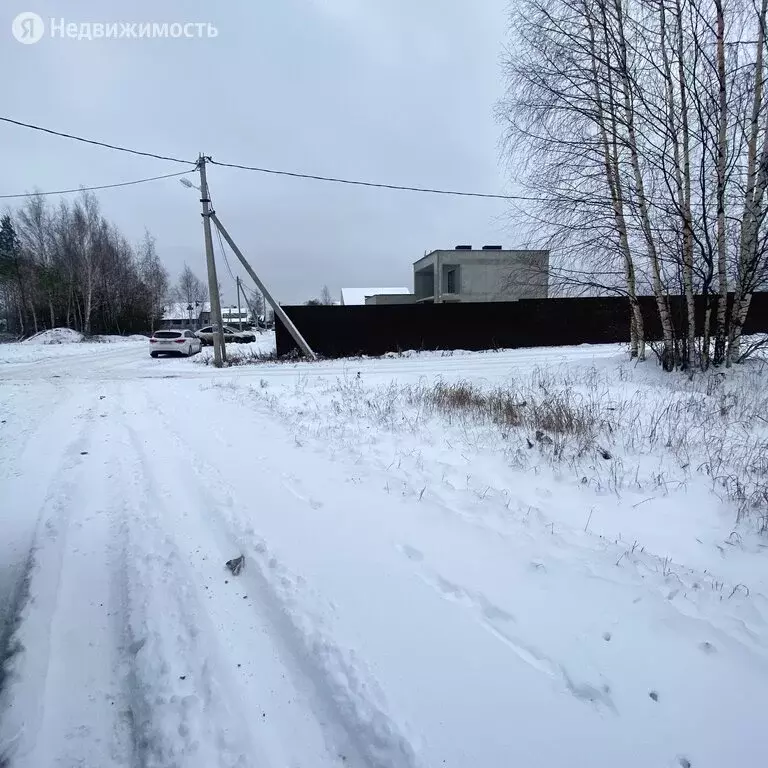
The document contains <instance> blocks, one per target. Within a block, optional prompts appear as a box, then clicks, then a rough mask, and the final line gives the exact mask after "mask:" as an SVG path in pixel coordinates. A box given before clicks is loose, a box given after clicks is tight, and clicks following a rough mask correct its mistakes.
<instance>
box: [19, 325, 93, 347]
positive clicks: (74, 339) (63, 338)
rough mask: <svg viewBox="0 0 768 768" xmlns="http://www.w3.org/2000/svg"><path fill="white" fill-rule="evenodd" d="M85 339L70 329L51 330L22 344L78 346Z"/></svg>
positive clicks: (37, 334) (36, 335) (38, 334)
mask: <svg viewBox="0 0 768 768" xmlns="http://www.w3.org/2000/svg"><path fill="white" fill-rule="evenodd" d="M84 338H85V337H84V336H83V334H82V333H80V332H79V331H73V330H72V329H71V328H52V329H51V330H50V331H40V333H36V334H35V335H34V336H30V337H29V338H28V339H26V340H25V341H24V342H23V343H24V344H79V343H80V342H81V341H82V340H83V339H84Z"/></svg>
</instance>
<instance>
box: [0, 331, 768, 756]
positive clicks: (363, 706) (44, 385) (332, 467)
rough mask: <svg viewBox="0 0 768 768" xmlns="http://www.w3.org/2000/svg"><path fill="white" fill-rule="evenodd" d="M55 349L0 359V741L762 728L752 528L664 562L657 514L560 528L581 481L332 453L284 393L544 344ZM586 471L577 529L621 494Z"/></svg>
mask: <svg viewBox="0 0 768 768" xmlns="http://www.w3.org/2000/svg"><path fill="white" fill-rule="evenodd" d="M77 347H78V349H74V350H72V349H70V348H67V349H66V351H63V350H64V348H62V350H45V351H44V352H35V353H34V354H35V357H34V358H30V355H32V354H33V353H31V352H25V356H22V355H19V356H17V358H14V353H13V351H9V352H8V353H7V356H6V358H3V357H2V355H0V359H3V360H4V362H2V363H0V421H2V424H0V430H2V431H0V437H1V438H2V442H0V500H1V501H0V524H1V525H2V537H0V565H2V573H1V575H0V620H2V623H0V654H2V657H3V658H4V659H5V663H4V667H3V673H2V675H0V765H3V766H5V765H7V766H9V768H48V767H49V766H51V767H54V766H60V767H65V768H74V766H87V767H89V768H90V767H94V768H95V767H96V766H98V767H99V768H101V767H102V766H104V767H106V766H131V767H133V766H152V767H157V768H160V767H161V766H162V767H163V768H167V767H170V766H179V767H182V766H183V767H186V766H190V767H193V768H213V767H214V766H227V767H229V766H238V767H241V766H242V767H243V768H245V766H266V767H268V768H283V767H290V768H298V767H299V766H302V767H304V768H310V767H311V766H352V767H353V768H362V767H363V766H370V767H372V768H395V767H396V766H398V767H399V766H402V767H403V768H416V767H417V766H443V765H446V766H461V767H462V768H476V767H477V766H483V767H484V768H486V767H487V768H496V767H498V768H502V767H505V766H544V767H547V768H549V767H550V766H552V767H553V768H554V766H562V765H590V766H597V767H598V768H603V767H605V768H609V767H610V768H613V766H616V765H621V766H623V768H628V767H629V768H634V767H637V768H647V766H673V767H677V766H686V765H689V766H692V767H693V768H699V767H700V766H707V767H709V768H720V767H721V766H739V765H744V766H747V765H757V764H760V763H761V762H762V760H763V759H764V756H765V754H766V753H768V735H767V734H766V732H765V728H764V727H763V722H764V717H765V711H766V705H767V704H768V601H767V600H766V595H765V583H766V581H767V580H768V579H766V573H765V569H766V564H765V562H766V560H765V556H766V551H765V550H763V549H761V547H760V545H759V541H757V540H755V541H756V543H755V545H754V547H752V546H748V545H749V541H747V534H746V533H743V539H744V540H743V546H742V547H740V548H739V552H738V553H734V554H731V552H730V550H728V551H726V552H725V553H724V554H723V555H722V556H721V555H719V554H718V550H717V549H716V547H715V546H712V547H711V550H712V553H713V554H712V556H711V558H710V556H709V554H707V555H706V558H709V559H706V558H705V557H704V555H701V556H698V555H697V557H696V558H692V561H691V562H680V561H679V560H678V561H672V560H670V559H669V558H667V559H666V561H665V560H662V559H661V558H662V557H664V556H665V555H666V554H667V552H666V551H663V550H662V549H661V547H663V546H664V544H663V542H662V543H660V542H659V536H655V537H649V539H648V549H647V550H646V551H642V550H643V549H644V546H643V545H644V544H645V543H646V542H643V541H640V542H637V541H635V544H634V545H632V542H631V541H630V543H629V544H627V542H626V541H621V540H617V539H615V538H614V537H613V536H608V535H602V534H598V533H593V532H590V531H588V530H587V528H588V527H589V523H590V521H589V520H587V524H588V525H587V526H585V525H584V523H583V520H584V516H585V513H586V512H587V511H588V510H589V504H590V503H591V502H590V501H589V500H587V501H585V499H586V498H587V497H586V496H579V494H585V493H588V492H589V493H591V492H592V491H591V490H589V489H587V490H583V489H576V490H574V489H573V488H571V487H570V486H568V485H567V484H566V485H564V486H563V487H559V486H558V480H557V478H553V477H551V476H548V475H546V474H545V473H541V476H540V477H538V476H539V472H538V471H537V472H535V473H530V472H523V471H519V470H514V471H513V470H509V474H508V475H506V476H505V478H504V482H505V483H506V486H505V487H504V488H503V489H502V488H501V487H500V486H499V487H493V485H492V483H490V482H489V483H488V488H486V489H485V490H483V489H480V491H478V489H477V488H475V487H473V485H472V483H473V481H472V480H471V477H470V475H472V477H477V476H479V475H481V474H482V469H483V468H482V467H481V466H480V464H479V462H480V461H481V460H482V456H481V454H480V453H478V454H477V455H471V454H470V453H469V450H470V449H469V448H467V447H466V446H465V447H464V448H462V449H461V450H459V449H458V448H455V450H454V448H453V444H451V449H450V451H449V450H448V449H445V450H446V455H448V453H450V456H451V458H450V460H448V459H447V458H446V459H445V461H443V462H442V463H441V462H437V461H433V460H432V459H431V458H430V453H429V450H428V449H429V448H430V447H432V448H434V447H435V446H434V445H432V446H429V445H427V444H424V445H421V446H416V448H418V450H416V448H414V449H413V450H412V451H410V448H409V451H410V453H409V454H408V455H409V456H416V458H415V459H414V463H413V466H412V470H408V469H407V467H406V466H405V465H402V466H401V464H397V465H396V466H393V465H394V464H395V461H396V456H397V455H399V454H397V453H396V452H393V454H392V459H393V460H392V464H389V465H388V464H387V462H388V459H387V458H386V456H385V455H384V454H386V451H387V450H388V445H389V444H388V443H387V442H386V440H384V438H383V437H380V436H376V435H371V437H370V438H366V441H365V442H364V441H360V442H359V443H358V444H356V445H355V446H353V447H352V448H351V449H350V450H341V449H340V448H339V446H338V445H332V444H330V443H329V441H325V440H323V439H321V438H319V437H318V434H319V433H318V430H317V428H316V424H315V423H313V424H310V422H309V421H308V420H307V421H302V419H303V418H305V416H306V417H307V418H308V415H309V411H308V409H307V406H306V405H302V404H301V403H298V401H297V402H296V403H294V401H293V400H296V399H297V395H296V393H297V392H298V391H301V392H302V393H304V394H306V392H305V390H306V389H307V379H308V378H312V377H314V378H317V379H322V380H328V381H330V380H333V379H335V378H336V377H346V376H351V377H352V378H354V379H355V380H357V379H356V378H355V377H357V376H359V375H360V373H362V378H363V379H364V378H365V377H370V378H376V380H377V381H381V382H386V381H387V380H388V379H397V380H422V379H424V377H427V378H429V377H431V378H434V377H436V376H439V375H441V374H446V373H447V374H448V375H450V376H456V377H458V376H464V377H478V376H480V377H486V378H488V379H490V380H497V379H499V378H500V377H503V376H504V375H506V374H507V373H508V372H509V371H510V370H513V369H516V370H520V369H526V368H528V367H530V366H531V365H534V364H536V365H540V364H542V362H543V361H545V360H546V359H547V357H548V356H549V359H551V360H554V362H555V363H557V364H560V363H562V362H563V358H564V354H565V353H563V352H562V351H545V352H541V351H539V352H532V351H521V352H520V353H506V354H505V355H485V356H483V355H466V356H456V357H452V358H449V359H446V360H441V359H440V358H438V357H431V358H430V357H423V358H416V359H413V360H408V359H395V360H382V361H358V362H353V363H349V364H344V363H322V364H319V365H317V366H310V365H301V366H263V367H251V368H243V369H232V370H228V371H214V370H211V369H209V368H207V367H206V366H202V365H197V364H195V363H194V361H191V360H181V361H173V360H167V361H166V360H157V361H156V360H150V359H149V357H148V355H147V351H146V349H145V348H144V345H142V344H133V345H129V344H124V345H122V344H115V345H110V348H109V349H108V350H101V349H100V350H99V351H98V354H94V353H93V352H92V350H88V349H85V348H81V347H84V345H77ZM616 356H617V351H616V350H615V349H610V348H604V349H599V348H598V349H592V350H590V349H580V350H575V351H574V352H573V355H572V358H571V359H572V360H575V361H577V362H578V364H580V365H581V364H594V363H595V361H597V363H598V364H601V365H602V364H607V365H613V364H614V363H613V361H614V359H615V358H616ZM565 357H566V358H567V355H565ZM606 361H607V362H606ZM252 388H253V389H252ZM289 389H290V393H292V394H291V397H292V398H293V400H291V397H288V393H289ZM255 391H258V392H261V393H263V392H268V393H274V394H273V395H271V396H272V397H273V398H274V400H273V402H272V405H271V406H270V405H269V404H268V402H267V401H266V400H265V398H264V397H261V396H257V394H256V393H255ZM306 397H307V399H308V400H313V399H314V400H317V398H319V397H320V395H319V394H317V395H316V394H314V391H312V392H310V393H309V394H308V395H306ZM280 403H283V405H284V406H285V408H286V409H287V410H292V411H293V412H294V416H295V418H294V419H293V420H290V419H289V418H288V416H286V415H285V414H281V411H280ZM303 409H304V410H303ZM330 413H333V411H332V410H329V414H330ZM313 418H316V413H315V414H314V416H313ZM328 418H329V422H328V423H329V425H330V424H331V416H329V417H328ZM328 429H329V431H328V434H329V435H332V434H333V429H332V428H331V426H329V428H328ZM321 432H322V431H321ZM400 439H401V438H398V436H397V435H395V436H394V438H393V440H395V441H398V440H400ZM452 439H453V438H451V440H452ZM393 451H394V449H393ZM462 455H463V458H462ZM385 459H386V460H385ZM430 462H432V464H434V466H432V464H431V463H430ZM465 462H466V471H465V467H464V463H465ZM401 463H402V462H401ZM430 467H431V468H430ZM452 470H453V472H452ZM409 472H410V474H409ZM462 474H466V475H467V478H466V484H465V485H463V486H462V484H461V483H460V482H459V481H458V480H457V479H456V478H457V477H459V476H461V475H462ZM441 475H442V480H441V479H440V478H441ZM425 476H428V477H431V478H436V480H435V481H434V486H433V485H431V484H429V485H428V483H426V482H425V485H424V488H423V489H420V488H419V485H420V484H421V482H422V478H423V477H425ZM537 477H538V479H537ZM431 482H432V480H430V481H429V483H431ZM483 483H485V481H483ZM695 491H696V489H695V488H694V486H693V485H691V488H690V489H687V490H685V491H681V495H680V496H675V497H674V499H673V502H674V503H684V499H685V496H684V495H682V494H691V495H692V497H693V499H694V501H695V500H697V499H699V498H700V497H699V496H696V494H695ZM646 495H647V494H641V495H638V496H637V500H638V502H639V501H640V500H642V499H643V498H645V496H646ZM532 496H533V497H536V498H538V499H539V505H538V506H536V505H535V504H533V503H532V501H531V498H532ZM594 497H595V499H596V501H595V502H594V503H595V505H596V506H597V505H598V503H599V504H602V507H599V508H598V511H597V514H596V518H595V520H596V523H595V525H596V524H597V522H598V521H599V516H600V514H603V513H604V511H605V510H607V511H608V512H610V510H611V509H612V508H614V507H615V509H616V510H617V512H619V511H621V512H622V514H624V513H625V511H626V510H625V507H626V508H631V507H632V504H634V503H635V500H636V499H635V497H632V498H631V499H629V502H632V503H631V504H630V503H629V502H627V503H626V504H625V505H624V506H621V505H620V503H619V501H618V500H617V499H616V498H615V496H614V495H612V494H608V493H597V492H595V493H594ZM548 505H551V506H552V507H554V506H556V505H560V507H562V508H563V509H566V511H569V510H570V506H569V505H571V506H579V507H580V509H579V511H578V519H579V522H578V523H577V524H568V523H567V519H568V518H567V515H566V514H565V512H563V514H562V515H561V516H560V517H557V516H556V515H555V510H554V509H552V510H550V508H549V506H548ZM644 506H645V508H646V509H648V510H649V511H648V514H649V515H650V514H652V510H651V509H650V507H651V505H650V504H646V505H644ZM581 507H583V508H581ZM639 509H640V510H641V512H642V511H643V507H639ZM561 511H562V510H561ZM638 514H640V513H638ZM591 516H592V515H591V513H590V518H591ZM553 521H554V522H553ZM627 525H630V523H629V522H627ZM723 530H724V531H727V530H728V524H724V528H723ZM690 538H691V539H694V538H695V536H691V537H690ZM674 543H675V542H672V541H671V540H670V550H669V551H672V547H673V544H674ZM677 543H678V544H679V542H677ZM630 546H631V553H630V552H629V548H630ZM693 546H697V545H696V544H694V545H693ZM701 546H702V547H705V546H706V547H707V553H709V545H708V544H706V545H705V544H702V545H701ZM720 548H721V549H723V547H720ZM725 549H726V550H727V548H725ZM651 550H652V551H651ZM239 555H244V557H245V568H244V570H243V571H242V572H241V573H240V574H239V575H233V574H232V573H230V572H229V571H228V570H227V569H226V567H225V563H226V561H227V560H230V559H231V558H233V557H237V556H239ZM702 558H704V559H702ZM727 558H730V559H727ZM702 562H705V563H706V564H707V566H708V567H704V566H703V565H702ZM718 569H721V570H718ZM732 574H738V576H739V580H740V582H743V581H745V580H746V581H748V583H741V588H740V587H739V584H738V583H736V582H735V579H734V578H733V577H732ZM744 574H746V575H744ZM732 588H733V592H731V589H732Z"/></svg>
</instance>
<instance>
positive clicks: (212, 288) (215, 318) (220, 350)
mask: <svg viewBox="0 0 768 768" xmlns="http://www.w3.org/2000/svg"><path fill="white" fill-rule="evenodd" d="M205 161H206V157H205V155H203V154H202V153H201V154H200V159H199V160H198V162H197V167H198V169H199V171H200V202H201V203H202V204H203V232H204V234H205V259H206V261H207V263H208V294H209V296H210V300H211V325H213V364H214V365H215V366H216V367H217V368H221V366H222V364H223V363H225V362H226V361H227V350H226V346H225V344H224V332H223V326H224V324H223V322H222V319H221V299H220V297H219V281H218V279H217V277H216V261H215V260H214V258H213V239H212V238H211V216H214V215H215V214H214V213H213V211H212V210H211V199H210V196H209V195H208V181H207V180H206V177H205Z"/></svg>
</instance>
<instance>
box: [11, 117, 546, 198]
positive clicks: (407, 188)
mask: <svg viewBox="0 0 768 768" xmlns="http://www.w3.org/2000/svg"><path fill="white" fill-rule="evenodd" d="M0 121H2V122H5V123H10V124H12V125H18V126H21V127H24V128H30V129H32V130H34V131H42V132H43V133H49V134H51V135H53V136H60V137H62V138H65V139H72V140H73V141H80V142H83V143H85V144H93V145H95V146H97V147H105V148H107V149H114V150H117V151H119V152H129V153H130V154H133V155H141V156H143V157H153V158H155V159H157V160H168V161H170V162H174V163H184V164H186V165H195V166H196V165H197V161H193V160H182V159H181V158H178V157H170V156H168V155H159V154H155V153H153V152H141V151H140V150H137V149H131V148H129V147H121V146H118V145H116V144H108V143H107V142H104V141H96V140H94V139H86V138H83V137H82V136H75V135H73V134H71V133H64V132H62V131H54V130H52V129H51V128H44V127H42V126H39V125H33V124H32V123H24V122H21V121H20V120H13V119H11V118H10V117H0ZM208 162H210V163H211V164H212V165H219V166H221V167H222V168H236V169H239V170H243V171H252V172H255V173H265V174H269V175H272V176H287V177H289V178H294V179H310V180H312V181H326V182H331V183H334V184H346V185H352V186H358V187H371V188H374V189H391V190H396V191H400V192H422V193H427V194H432V195H449V196H453V197H477V198H485V199H491V200H521V201H532V202H542V201H543V200H542V198H539V197H526V196H525V195H500V194H491V193H487V192H462V191H460V190H455V189H436V188H433V187H414V186H408V185H405V184H384V183H380V182H374V181H362V180H360V179H344V178H340V177H336V176H319V175H317V174H313V173H300V172H298V171H281V170H278V169H275V168H261V167H259V166H253V165H241V164H239V163H223V162H219V161H218V160H213V159H211V158H208ZM51 194H57V193H55V192H54V193H51ZM9 197H14V195H11V196H9Z"/></svg>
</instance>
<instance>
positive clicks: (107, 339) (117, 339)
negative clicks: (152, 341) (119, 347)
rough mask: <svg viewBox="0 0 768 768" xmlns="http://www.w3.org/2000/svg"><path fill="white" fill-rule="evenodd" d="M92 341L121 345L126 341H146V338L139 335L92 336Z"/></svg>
mask: <svg viewBox="0 0 768 768" xmlns="http://www.w3.org/2000/svg"><path fill="white" fill-rule="evenodd" d="M93 341H95V342H98V343H99V344H121V343H123V342H126V341H143V342H146V341H147V337H146V336H142V335H141V334H139V333H134V334H131V335H130V336H117V335H109V336H94V337H93Z"/></svg>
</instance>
